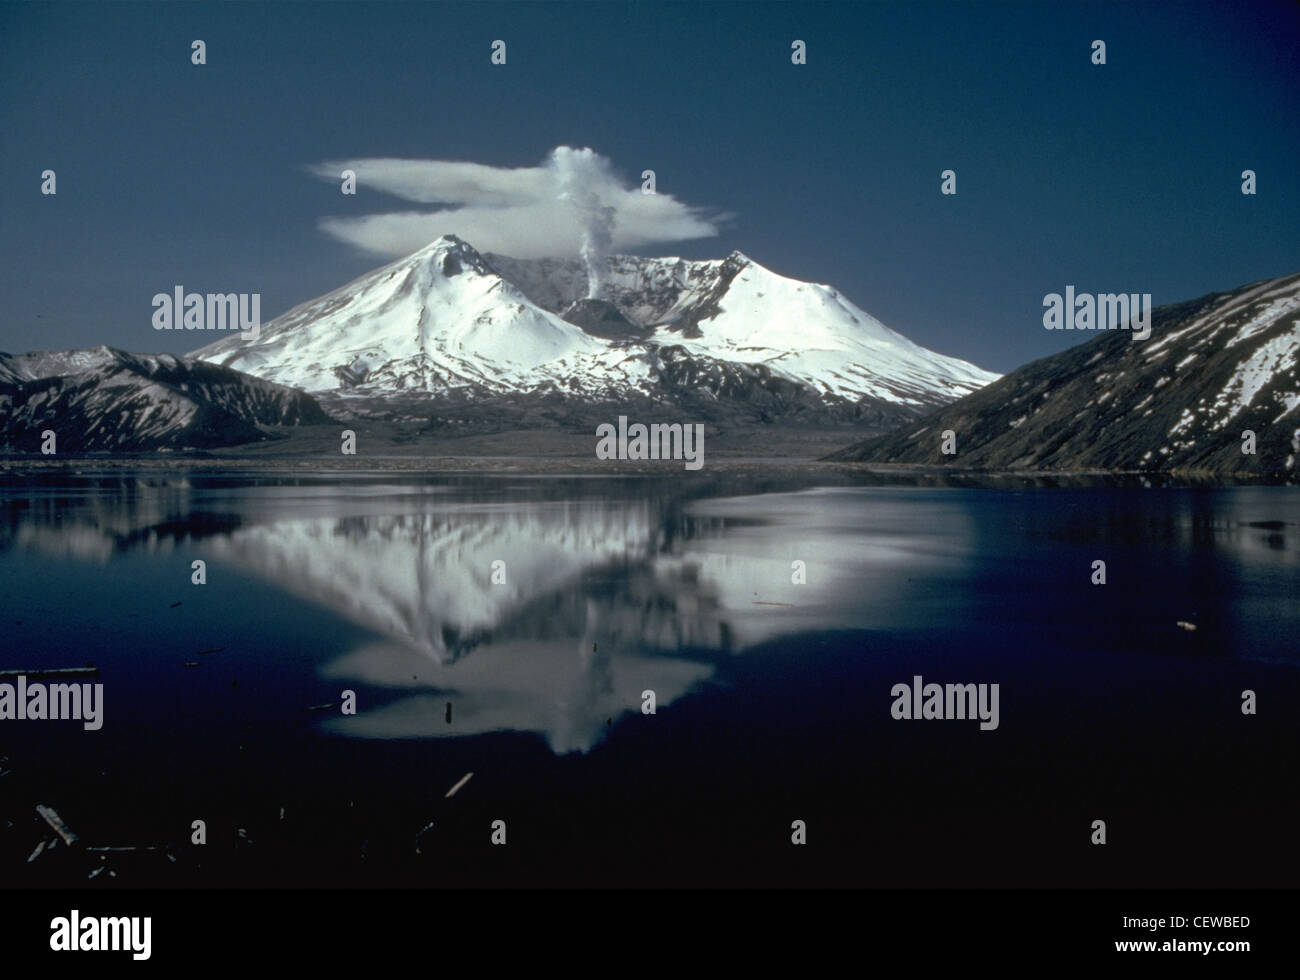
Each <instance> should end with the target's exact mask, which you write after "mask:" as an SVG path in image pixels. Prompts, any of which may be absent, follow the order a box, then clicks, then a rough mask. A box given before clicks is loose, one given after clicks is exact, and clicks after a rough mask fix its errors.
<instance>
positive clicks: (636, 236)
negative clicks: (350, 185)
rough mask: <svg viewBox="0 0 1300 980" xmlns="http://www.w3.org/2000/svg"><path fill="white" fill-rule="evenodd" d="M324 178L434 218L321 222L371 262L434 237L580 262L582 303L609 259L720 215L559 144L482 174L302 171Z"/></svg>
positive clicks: (453, 169) (361, 166)
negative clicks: (527, 160) (346, 175)
mask: <svg viewBox="0 0 1300 980" xmlns="http://www.w3.org/2000/svg"><path fill="white" fill-rule="evenodd" d="M309 170H310V172H311V173H312V174H313V175H315V176H317V177H320V178H321V179H323V180H331V181H335V180H340V179H341V178H340V176H339V175H340V174H341V173H342V171H344V170H352V171H354V172H355V173H356V175H357V192H358V195H363V194H366V193H367V192H372V193H373V192H375V191H379V192H382V193H384V194H390V195H392V196H394V197H398V198H401V199H403V200H406V201H411V202H414V203H416V204H424V205H434V206H435V208H434V210H421V211H397V212H390V213H387V214H368V215H363V216H360V217H327V218H322V219H321V221H320V227H321V229H322V230H323V231H325V232H326V233H328V234H330V235H332V236H333V237H335V238H337V239H339V240H340V241H344V242H347V243H349V244H351V245H355V246H357V247H359V248H362V249H364V250H366V251H368V252H373V253H376V254H380V255H387V256H399V255H406V254H409V253H410V252H413V251H415V250H416V249H419V248H421V247H423V246H424V245H427V244H428V243H429V242H430V241H432V240H434V239H436V238H438V237H439V236H441V235H448V234H451V235H458V236H460V237H461V238H463V239H465V240H466V241H468V242H470V243H471V244H472V245H474V247H475V248H477V249H478V250H479V251H481V252H498V253H501V254H503V255H511V256H515V257H517V258H525V259H529V258H546V257H552V256H563V257H568V256H573V255H581V256H582V258H583V261H584V262H585V263H586V265H587V272H588V295H591V296H594V295H596V294H597V293H598V292H599V289H600V279H599V270H600V269H601V268H603V260H604V258H605V256H607V255H608V254H610V253H611V252H614V251H634V250H636V249H638V248H641V247H643V246H645V245H650V244H659V243H667V242H677V241H687V240H691V239H697V238H709V237H712V236H714V235H716V234H718V227H719V225H720V224H721V223H722V222H723V221H725V220H726V219H727V215H721V214H713V215H709V214H706V213H705V212H704V210H702V209H700V208H696V207H691V206H688V205H686V204H683V203H682V202H681V201H678V200H676V199H675V198H674V197H672V195H670V194H658V193H657V194H644V193H642V191H641V187H640V186H639V185H636V186H629V185H627V184H626V183H625V182H624V181H623V180H621V179H620V178H619V177H618V175H616V174H615V173H614V170H613V167H612V165H611V164H610V161H609V160H608V159H607V158H606V157H603V156H601V155H600V154H598V153H596V152H594V151H593V150H590V149H585V148H584V149H574V148H572V147H568V146H559V147H556V148H555V149H554V150H552V151H551V153H550V154H548V155H547V157H546V159H545V160H543V161H542V163H541V164H540V165H539V166H536V167H518V168H505V167H489V166H486V165H484V164H479V163H465V162H459V161H451V160H396V159H390V158H372V159H353V160H334V161H327V162H324V163H319V164H315V165H313V166H311V167H310V168H309Z"/></svg>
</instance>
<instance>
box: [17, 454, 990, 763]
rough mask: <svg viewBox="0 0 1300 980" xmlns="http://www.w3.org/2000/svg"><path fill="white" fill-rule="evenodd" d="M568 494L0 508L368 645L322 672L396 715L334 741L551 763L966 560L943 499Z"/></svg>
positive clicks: (343, 495)
mask: <svg viewBox="0 0 1300 980" xmlns="http://www.w3.org/2000/svg"><path fill="white" fill-rule="evenodd" d="M567 489H568V492H567V493H566V492H557V491H556V490H555V489H554V488H550V489H546V490H544V489H542V485H541V484H537V485H532V484H528V483H526V482H525V483H523V484H521V485H515V486H503V485H502V484H501V482H500V481H496V482H495V483H494V482H492V481H484V480H479V481H478V482H476V483H475V482H470V483H461V484H448V485H438V486H428V485H410V486H393V485H366V484H361V485H356V486H340V485H337V484H336V485H333V486H321V485H298V486H284V485H281V484H274V485H268V486H266V487H258V488H250V487H248V486H244V485H238V484H225V485H223V484H219V483H216V482H208V483H201V485H199V486H192V485H191V484H190V482H189V481H187V480H183V479H180V480H175V481H168V480H159V481H155V482H154V483H132V482H130V481H124V482H123V483H122V485H121V486H113V487H109V488H107V489H105V488H102V487H101V488H99V491H98V492H96V493H75V492H71V491H67V492H60V493H57V494H42V493H34V494H31V495H29V496H28V497H26V498H24V497H22V496H20V495H18V496H15V495H11V496H10V497H9V498H8V499H7V502H6V512H5V516H6V517H7V520H5V521H3V523H0V545H3V546H4V547H5V548H6V549H18V550H27V551H31V552H35V553H39V554H43V555H56V556H58V557H61V558H76V559H81V560H84V561H88V562H94V563H107V562H109V561H110V560H111V558H112V556H113V555H115V554H119V553H125V552H141V551H142V552H145V553H167V552H173V551H179V552H182V553H183V554H184V555H185V556H187V557H190V556H192V557H196V558H198V557H201V558H204V559H205V560H206V561H207V562H208V563H209V565H210V566H211V567H212V568H217V567H220V566H222V565H225V566H233V567H235V568H238V569H239V570H241V571H244V572H247V573H249V574H251V575H252V576H254V577H256V578H258V579H260V580H262V581H264V582H266V583H267V584H269V585H272V586H274V587H275V588H278V589H281V590H284V591H285V592H287V593H291V594H293V595H294V596H297V597H299V598H301V599H303V600H306V601H307V602H309V603H311V604H314V605H316V606H319V607H321V608H322V609H324V610H328V611H329V612H330V613H332V614H334V615H337V616H339V617H342V618H344V619H346V620H348V621H351V622H353V623H355V624H357V625H359V626H361V627H363V628H364V629H365V630H366V631H367V632H368V633H369V634H371V635H372V636H373V638H374V639H373V641H372V642H369V643H367V644H364V645H363V646H362V647H360V648H359V649H355V650H353V651H351V652H349V653H346V654H345V655H343V656H341V657H338V658H336V659H334V660H332V661H330V662H328V663H326V664H324V665H322V667H321V668H320V669H321V673H322V675H323V676H324V677H327V678H330V679H339V680H341V681H343V682H345V683H347V682H354V683H357V684H369V685H372V686H375V687H380V688H384V689H388V690H390V691H392V692H393V693H394V694H395V695H396V700H389V701H387V703H385V704H383V705H382V706H380V707H369V708H368V707H367V706H366V705H364V704H363V706H362V712H361V713H360V714H359V715H357V716H355V717H348V718H346V719H342V718H339V719H334V720H331V721H328V722H326V723H325V724H326V727H327V728H329V729H331V730H334V731H337V732H339V733H341V734H349V735H354V736H360V737H374V738H404V737H430V736H443V735H449V734H455V735H464V734H475V733H483V732H492V731H511V730H513V731H532V732H537V733H539V734H541V735H542V737H544V738H545V739H546V740H547V742H548V743H549V744H550V746H551V747H552V749H553V750H555V751H556V752H570V751H585V750H588V749H590V748H591V747H592V746H594V745H595V744H596V743H597V742H598V741H599V740H600V738H601V737H602V733H603V732H605V731H606V730H607V729H608V726H609V724H610V723H611V722H612V721H613V720H614V719H616V718H618V717H619V716H620V715H622V714H624V713H627V712H637V711H639V710H640V707H641V698H642V692H643V691H644V690H653V691H654V692H655V698H656V702H657V705H658V707H659V708H660V709H662V708H664V707H666V706H667V705H670V704H671V703H672V702H673V701H675V700H676V699H678V698H680V697H682V696H683V695H685V694H686V693H688V692H689V691H691V690H692V688H694V687H696V686H697V685H699V684H701V683H702V682H705V681H707V680H708V679H709V678H710V677H711V676H713V674H714V672H715V667H716V664H717V663H718V661H719V658H722V657H726V656H729V655H732V654H736V653H740V652H743V651H744V650H745V649H746V648H749V647H752V646H754V645H756V644H760V643H764V642H766V641H769V640H771V639H773V638H776V637H779V636H785V635H790V634H798V633H802V632H811V631H816V630H827V629H862V628H869V627H873V626H883V625H885V623H886V621H887V620H888V619H889V617H890V616H891V615H892V613H891V596H893V595H895V594H896V592H897V590H898V587H899V583H900V581H902V580H904V579H905V576H903V575H902V574H901V572H902V571H903V570H904V569H906V570H909V571H912V570H915V569H917V568H919V567H926V566H928V567H930V568H940V567H942V566H946V565H952V564H953V563H954V562H960V561H961V560H962V558H961V554H962V552H963V550H964V549H967V548H968V547H969V545H968V542H966V543H964V542H965V539H966V538H968V537H969V531H968V529H966V528H965V522H964V519H963V518H962V517H961V515H960V512H958V511H951V510H947V511H945V510H944V505H943V504H942V503H939V502H936V504H935V505H934V507H933V508H930V507H927V506H925V505H917V504H916V503H915V502H912V503H910V504H908V505H907V506H906V507H905V508H903V507H902V505H900V504H898V503H891V502H890V501H889V500H888V499H887V498H886V499H882V500H881V501H880V502H879V504H878V506H877V507H876V508H875V509H874V511H871V510H868V512H869V513H872V514H873V519H872V520H871V521H870V523H869V524H867V525H864V523H863V520H862V518H863V514H864V508H863V500H862V496H861V495H862V493H863V492H864V491H862V490H813V491H804V492H798V493H768V494H760V495H755V496H748V497H738V496H728V497H710V496H707V495H700V494H698V493H697V494H696V495H695V496H694V497H693V498H690V497H687V496H686V495H684V494H683V493H682V492H680V490H677V489H675V488H674V487H672V486H671V485H670V486H668V487H665V486H664V485H662V484H652V483H639V484H633V485H631V486H628V485H626V484H625V483H622V482H610V483H608V484H600V483H594V484H586V485H582V486H576V485H572V484H571V485H570V486H569V487H568V488H567ZM538 498H542V499H538ZM935 508H937V509H935ZM936 524H937V525H939V526H946V527H948V528H949V529H950V533H951V535H952V547H951V548H948V549H944V551H943V552H927V551H925V550H923V549H922V548H921V547H920V546H919V544H918V542H919V541H920V540H921V537H922V536H921V535H920V534H919V533H917V529H919V527H920V526H921V525H927V532H928V534H929V538H928V540H929V541H931V542H932V541H933V540H934V526H935V525H936ZM800 566H802V570H799V569H800ZM209 574H212V572H210V573H209ZM371 700H372V701H373V700H374V699H371ZM448 702H451V703H452V704H453V707H454V718H455V723H454V725H448V724H447V723H446V722H445V719H444V709H445V705H446V703H448Z"/></svg>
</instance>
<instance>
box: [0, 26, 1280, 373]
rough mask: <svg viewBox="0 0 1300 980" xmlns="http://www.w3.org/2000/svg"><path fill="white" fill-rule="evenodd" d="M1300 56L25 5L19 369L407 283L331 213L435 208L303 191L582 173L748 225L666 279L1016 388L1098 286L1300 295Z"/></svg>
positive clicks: (16, 150)
mask: <svg viewBox="0 0 1300 980" xmlns="http://www.w3.org/2000/svg"><path fill="white" fill-rule="evenodd" d="M195 38H202V39H203V40H204V41H206V42H207V55H208V63H207V65H205V66H202V67H195V66H193V65H191V64H190V42H191V41H192V40H193V39H195ZM496 38H501V39H503V40H505V41H506V42H507V45H508V63H507V65H505V66H504V67H502V66H493V65H491V64H490V63H489V53H490V52H489V46H490V44H491V42H492V40H493V39H496ZM795 38H799V39H802V40H805V41H806V42H807V44H808V64H807V65H805V66H801V67H796V66H794V65H792V64H791V63H790V42H791V41H792V40H794V39H795ZM1095 38H1100V39H1103V40H1105V41H1106V44H1107V61H1108V64H1106V65H1105V66H1104V67H1097V66H1093V65H1092V64H1091V63H1090V60H1089V55H1090V45H1091V42H1092V41H1093V39H1095ZM1298 48H1300V7H1298V6H1297V5H1295V4H1293V3H1281V2H1277V3H1259V4H1250V3H1231V4H1224V3H1207V4H1192V3H1172V4H1139V3H1131V2H1120V3H1102V4H1067V3H1060V4H1058V3H1043V4H982V3H962V4H938V5H922V4H914V3H906V4H901V3H900V4H890V5H876V4H868V3H851V4H843V5H840V4H818V5H803V4H795V3H787V4H776V5H760V4H751V3H718V4H711V3H700V2H689V3H635V4H633V3H582V4H573V5H561V4H553V3H533V4H525V5H517V4H495V3H480V4H473V5H459V4H433V3H366V4H355V5H354V4H344V3H322V4H296V3H276V4H242V3H241V4H205V3H194V4H190V3H176V4H166V5H154V4H126V3H121V4H119V3H113V4H87V5H80V4H60V3H55V4H28V3H20V4H14V3H6V4H3V5H2V6H0V133H3V143H2V145H0V177H2V179H3V187H4V192H3V195H2V196H0V250H2V254H0V289H2V290H3V297H4V304H3V309H2V312H0V317H2V319H0V349H2V350H9V351H22V350H32V349H56V348H66V347H83V346H89V345H93V344H98V343H109V344H112V345H114V346H118V347H122V348H125V349H128V350H137V351H155V350H169V351H173V352H178V353H179V352H182V351H185V350H188V349H190V348H191V347H193V346H196V344H195V342H194V340H193V338H194V337H195V336H196V335H195V334H187V333H184V332H180V333H174V334H169V333H160V332H156V331H154V330H153V329H152V327H151V326H150V316H151V314H152V308H151V306H150V300H151V298H152V296H153V295H154V294H155V293H158V292H169V291H170V290H171V288H172V287H173V286H174V285H175V284H177V283H180V284H183V285H184V286H186V287H187V289H193V290H195V291H199V292H208V291H213V292H215V291H223V292H227V291H233V292H260V293H261V294H262V315H263V319H264V320H266V319H269V318H271V317H272V316H274V315H276V314H278V313H281V312H283V311H284V310H285V309H287V308H288V307H290V306H292V305H293V304H295V303H298V302H300V301H302V300H304V299H308V298H310V297H313V296H316V295H319V294H321V293H324V292H327V291H328V290H330V289H332V288H334V287H336V286H339V285H341V284H342V283H344V282H345V281H346V280H348V279H350V278H353V277H355V276H356V275H359V274H360V273H362V272H364V271H366V270H368V269H370V268H374V267H377V266H379V265H381V264H383V262H384V261H385V260H383V259H382V258H378V257H375V256H368V255H365V254H362V253H359V252H357V251H355V250H353V249H352V248H350V247H349V246H346V245H343V244H341V243H339V242H337V241H335V240H333V239H331V238H328V237H326V236H325V235H324V234H322V233H321V232H320V231H319V230H318V229H317V226H316V222H317V219H318V218H320V217H322V216H324V215H347V214H367V213H374V212H376V211H386V210H394V211H397V210H407V209H409V208H410V207H411V205H409V204H408V203H406V202H403V201H400V200H398V199H396V198H389V197H385V196H383V195H379V194H377V193H376V192H374V191H369V192H368V191H367V190H366V189H365V188H364V186H363V187H362V189H361V191H360V193H359V194H358V195H357V196H356V197H354V198H348V197H344V196H342V195H341V194H340V193H339V191H338V185H337V184H330V183H325V182H322V181H318V180H316V179H313V178H311V177H309V176H307V175H306V174H305V173H304V170H303V168H304V166H305V165H307V164H311V163H315V162H318V161H322V160H328V159H335V158H346V157H378V156H394V157H418V158H434V159H462V160H470V161H474V162H477V163H484V164H491V165H495V166H508V167H518V166H532V165H535V164H538V163H539V162H540V161H541V160H542V158H543V157H545V155H546V154H547V153H548V152H549V151H550V150H551V148H553V147H555V146H556V145H559V144H568V145H572V146H590V147H592V148H593V149H595V150H597V151H599V152H600V153H602V154H604V155H605V156H607V157H609V158H610V159H611V160H612V161H613V163H614V165H615V167H616V168H617V169H618V170H619V171H620V172H621V173H622V174H624V175H625V176H626V177H627V178H628V180H629V182H631V181H633V180H634V179H639V174H640V173H641V171H642V170H643V169H646V168H651V169H654V170H655V171H656V173H657V176H658V184H659V190H660V191H663V192H667V193H671V194H673V195H674V196H676V197H678V198H679V199H681V200H683V201H685V202H687V203H689V204H692V205H698V206H703V207H706V208H709V209H710V210H716V211H725V212H732V213H734V215H735V218H734V220H732V221H731V222H730V224H729V225H728V226H727V228H726V229H725V230H724V233H723V234H722V235H721V236H719V237H718V238H715V239H705V240H701V241H696V242H689V243H676V244H673V245H670V246H666V247H665V248H663V249H646V250H643V251H645V252H647V253H650V254H655V253H657V254H681V255H686V256H689V257H699V258H703V257H714V256H721V255H725V254H726V253H727V252H729V251H730V250H732V249H740V250H742V251H744V252H745V253H746V254H748V255H750V256H751V257H752V258H754V259H755V260H757V261H759V262H761V263H763V264H764V265H767V266H768V267H770V268H772V269H773V270H775V271H777V272H779V273H782V274H784V275H789V276H793V277H796V278H800V279H809V280H815V281H819V282H830V283H833V284H835V285H836V286H837V287H839V288H840V289H841V290H842V291H843V292H844V293H845V294H846V295H847V296H848V297H849V298H850V299H852V300H853V301H854V302H856V303H857V304H858V305H859V306H862V307H864V308H865V309H867V310H868V311H869V312H871V313H873V314H874V315H875V316H877V317H879V318H880V319H881V320H883V321H884V322H885V323H886V324H888V325H890V326H892V327H894V328H895V329H897V330H900V331H902V332H903V333H905V334H907V335H908V336H909V337H911V338H912V339H914V340H916V341H917V342H919V343H921V344H924V345H925V346H927V347H932V348H934V349H936V350H938V351H941V352H943V353H947V354H953V355H957V356H960V357H964V358H967V359H969V360H972V361H975V362H976V363H978V364H980V365H981V366H984V367H988V368H991V369H994V370H1000V371H1006V370H1009V369H1011V368H1013V367H1015V366H1017V365H1019V364H1022V363H1024V362H1026V361H1028V360H1032V359H1034V358H1037V357H1041V356H1043V355H1045V354H1049V353H1052V352H1054V351H1056V350H1060V349H1061V348H1063V347H1065V346H1068V345H1069V344H1070V343H1072V342H1077V341H1078V340H1079V339H1081V338H1080V337H1079V335H1075V334H1065V333H1054V332H1049V331H1047V330H1044V329H1043V327H1042V322H1041V317H1042V297H1043V295H1044V294H1045V293H1048V292H1059V291H1061V290H1062V289H1063V288H1064V286H1065V285H1066V284H1067V283H1071V284H1074V285H1075V286H1076V287H1077V288H1078V289H1079V290H1080V291H1092V292H1111V291H1129V292H1149V293H1151V294H1152V297H1153V302H1154V303H1156V304H1160V303H1165V302H1174V301H1179V300H1183V299H1189V298H1191V297H1194V296H1199V295H1201V294H1203V293H1205V292H1209V291H1212V290H1217V289H1227V288H1231V287H1235V286H1238V285H1241V284H1243V283H1246V282H1249V281H1252V280H1255V279H1262V278H1265V277H1269V276H1277V275H1282V274H1284V273H1290V272H1295V271H1297V270H1300V58H1298V57H1297V56H1296V51H1297V49H1298ZM46 168H50V169H53V170H55V171H56V172H57V174H58V194H57V196H55V197H45V196H42V195H41V194H40V173H41V171H42V170H44V169H46ZM946 168H952V169H954V170H955V171H956V172H957V184H958V194H957V196H956V197H944V196H941V195H940V193H939V174H940V171H942V170H944V169H946ZM1247 168H1249V169H1253V170H1255V171H1256V172H1257V173H1258V181H1259V193H1258V195H1257V196H1255V197H1246V196H1243V195H1242V194H1241V193H1240V183H1241V181H1240V174H1241V171H1242V170H1244V169H1247ZM201 339H203V340H207V339H209V338H201ZM1082 339H1086V337H1083V338H1082Z"/></svg>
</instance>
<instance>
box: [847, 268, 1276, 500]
mask: <svg viewBox="0 0 1300 980" xmlns="http://www.w3.org/2000/svg"><path fill="white" fill-rule="evenodd" d="M945 429H952V430H953V431H955V432H959V433H961V434H962V438H961V440H960V445H959V448H958V453H957V457H956V458H955V459H954V458H952V457H948V458H944V457H943V456H941V455H940V448H939V445H938V442H937V440H936V438H935V434H936V433H938V432H941V431H943V430H945ZM1298 455H1300V273H1297V274H1294V275H1289V276H1281V277H1279V278H1276V279H1268V280H1264V281H1261V282H1255V283H1249V284H1247V285H1245V286H1242V287H1240V288H1238V289H1235V290H1232V291H1231V292H1228V293H1212V294H1210V295H1208V296H1204V297H1201V298H1200V299H1197V300H1192V301H1189V302H1186V303H1178V304H1173V305H1169V306H1162V307H1158V308H1157V309H1156V310H1154V311H1153V327H1152V336H1151V340H1150V342H1149V343H1148V342H1141V341H1134V340H1132V339H1130V338H1129V337H1127V336H1123V335H1119V334H1114V335H1102V336H1099V337H1097V338H1096V339H1094V340H1092V341H1089V342H1087V343H1084V344H1080V345H1079V346H1077V347H1073V348H1071V349H1069V350H1067V351H1064V352H1062V353H1060V354H1056V355H1053V356H1052V357H1047V358H1043V359H1042V360H1039V361H1034V362H1033V363H1031V364H1026V365H1025V366H1023V367H1021V368H1018V369H1017V370H1015V371H1014V372H1012V373H1011V374H1009V375H1007V376H1006V377H1005V378H1003V379H1002V380H1001V381H999V382H997V383H996V384H994V385H990V386H989V387H988V388H987V389H986V390H983V391H979V392H976V393H975V394H973V395H970V396H968V397H966V398H963V399H961V400H960V401H957V402H954V403H953V404H952V405H949V406H946V407H944V408H942V409H939V410H938V411H936V412H934V413H933V414H932V415H930V416H927V417H926V418H925V419H923V420H920V421H919V422H918V423H917V424H916V425H907V426H904V427H902V428H900V429H899V430H898V431H897V432H895V433H893V434H890V435H887V436H883V437H880V438H875V439H871V440H869V441H867V442H865V443H861V444H859V445H857V446H851V447H849V448H848V449H845V450H843V451H841V452H840V453H837V454H835V456H834V457H833V458H839V459H856V460H867V461H871V462H908V463H954V462H955V463H958V464H960V465H967V466H980V467H998V468H1001V467H1007V468H1017V467H1032V468H1043V469H1069V468H1094V467H1095V468H1101V469H1118V470H1137V471H1141V470H1151V471H1156V470H1173V469H1185V470H1197V471H1206V472H1225V473H1249V474H1253V475H1256V476H1268V477H1271V478H1279V477H1280V478H1285V479H1288V480H1289V479H1293V478H1295V477H1296V476H1297V456H1298Z"/></svg>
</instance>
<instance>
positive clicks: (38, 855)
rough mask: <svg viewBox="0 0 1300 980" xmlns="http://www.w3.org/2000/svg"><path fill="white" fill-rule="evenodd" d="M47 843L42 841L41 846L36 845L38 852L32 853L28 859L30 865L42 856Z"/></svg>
mask: <svg viewBox="0 0 1300 980" xmlns="http://www.w3.org/2000/svg"><path fill="white" fill-rule="evenodd" d="M45 843H46V842H45V841H41V842H40V843H39V844H37V845H36V850H34V851H32V853H31V856H30V857H28V858H27V863H28V864H31V863H32V862H33V861H35V860H36V859H37V858H38V857H40V856H41V853H42V852H43V851H44V850H45Z"/></svg>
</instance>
